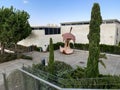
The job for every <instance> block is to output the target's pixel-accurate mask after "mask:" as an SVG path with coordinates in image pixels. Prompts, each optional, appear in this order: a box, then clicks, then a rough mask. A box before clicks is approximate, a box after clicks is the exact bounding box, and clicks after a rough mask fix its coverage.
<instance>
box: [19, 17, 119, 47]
mask: <svg viewBox="0 0 120 90" xmlns="http://www.w3.org/2000/svg"><path fill="white" fill-rule="evenodd" d="M71 27H72V34H74V35H75V37H76V43H84V44H86V43H88V39H87V35H88V33H89V21H81V22H65V23H61V28H60V27H57V26H37V27H32V33H31V35H30V36H29V37H27V38H26V39H24V40H22V41H20V42H18V44H21V45H24V46H30V45H36V46H38V47H43V48H45V47H47V45H48V44H49V38H52V39H53V42H54V43H56V42H62V41H63V39H62V34H63V33H67V32H69V31H70V28H71ZM100 35H101V42H100V43H101V44H108V45H117V44H118V43H119V42H120V21H118V20H116V19H112V20H103V23H102V25H101V30H100Z"/></svg>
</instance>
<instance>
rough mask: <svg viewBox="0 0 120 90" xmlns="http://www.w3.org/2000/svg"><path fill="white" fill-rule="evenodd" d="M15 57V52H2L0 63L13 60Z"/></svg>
mask: <svg viewBox="0 0 120 90" xmlns="http://www.w3.org/2000/svg"><path fill="white" fill-rule="evenodd" d="M16 58H17V54H13V53H4V54H1V55H0V63H3V62H7V61H11V60H15V59H16Z"/></svg>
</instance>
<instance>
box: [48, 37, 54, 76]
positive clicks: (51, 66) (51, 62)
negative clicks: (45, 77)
mask: <svg viewBox="0 0 120 90" xmlns="http://www.w3.org/2000/svg"><path fill="white" fill-rule="evenodd" d="M48 70H49V73H51V74H54V49H53V41H52V38H50V44H49V62H48Z"/></svg>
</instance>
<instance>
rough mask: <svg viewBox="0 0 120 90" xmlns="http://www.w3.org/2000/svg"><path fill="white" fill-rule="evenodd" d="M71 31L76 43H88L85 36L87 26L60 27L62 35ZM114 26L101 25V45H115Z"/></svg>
mask: <svg viewBox="0 0 120 90" xmlns="http://www.w3.org/2000/svg"><path fill="white" fill-rule="evenodd" d="M71 27H72V28H73V29H72V34H74V35H75V37H76V43H84V44H86V43H88V42H89V41H88V38H87V35H88V33H89V25H65V26H61V30H62V34H63V33H66V32H69V31H70V28H71ZM115 31H116V24H102V25H101V31H100V35H101V38H100V39H101V42H100V43H101V44H108V45H115V44H116V43H115V40H116V37H115V34H116V32H115Z"/></svg>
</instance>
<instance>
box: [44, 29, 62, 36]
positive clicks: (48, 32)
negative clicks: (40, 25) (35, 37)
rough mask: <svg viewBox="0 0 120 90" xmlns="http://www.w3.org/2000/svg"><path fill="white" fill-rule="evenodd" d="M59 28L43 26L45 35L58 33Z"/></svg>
mask: <svg viewBox="0 0 120 90" xmlns="http://www.w3.org/2000/svg"><path fill="white" fill-rule="evenodd" d="M60 33H61V31H60V28H45V35H52V34H60Z"/></svg>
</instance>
